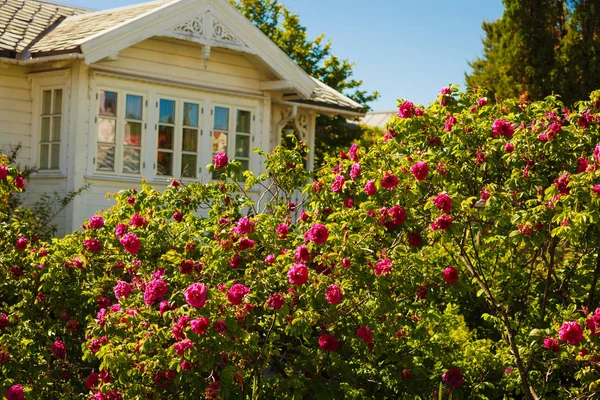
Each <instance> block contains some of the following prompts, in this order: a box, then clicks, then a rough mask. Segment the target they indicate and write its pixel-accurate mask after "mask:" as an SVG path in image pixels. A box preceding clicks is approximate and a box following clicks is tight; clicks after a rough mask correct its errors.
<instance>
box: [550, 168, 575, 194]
mask: <svg viewBox="0 0 600 400" xmlns="http://www.w3.org/2000/svg"><path fill="white" fill-rule="evenodd" d="M554 186H556V188H557V189H558V193H560V194H561V195H563V196H566V195H568V194H569V193H570V192H571V190H570V189H569V174H568V173H564V174H562V176H561V177H560V178H558V179H555V180H554Z"/></svg>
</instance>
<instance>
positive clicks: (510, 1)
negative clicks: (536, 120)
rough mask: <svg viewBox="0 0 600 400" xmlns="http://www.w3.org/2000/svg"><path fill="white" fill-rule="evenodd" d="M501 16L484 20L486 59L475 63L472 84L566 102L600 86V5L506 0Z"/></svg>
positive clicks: (513, 94)
mask: <svg viewBox="0 0 600 400" xmlns="http://www.w3.org/2000/svg"><path fill="white" fill-rule="evenodd" d="M504 5H505V7H506V9H505V12H504V14H503V16H502V18H500V19H498V20H497V21H492V22H484V23H483V30H484V32H485V37H484V39H483V46H484V49H483V57H481V58H478V59H476V60H474V61H473V62H472V63H470V65H471V67H472V68H473V72H472V73H471V74H468V75H467V77H466V80H467V83H468V84H469V85H483V86H485V87H487V88H489V89H490V90H492V91H493V93H494V94H496V95H498V96H499V97H501V98H508V97H521V98H522V99H531V100H541V99H543V98H544V97H545V96H548V95H551V94H553V93H557V94H560V95H561V96H562V97H563V99H564V100H565V103H567V104H573V103H574V102H576V101H579V100H583V99H584V98H585V97H586V96H587V94H588V93H589V92H590V91H592V90H594V89H596V88H597V87H598V86H600V78H599V76H600V75H599V72H600V70H599V68H600V67H599V66H598V65H599V63H598V56H597V54H598V52H599V51H600V40H599V34H600V7H599V6H598V4H597V2H595V1H588V0H543V1H538V0H504Z"/></svg>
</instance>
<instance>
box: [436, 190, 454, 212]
mask: <svg viewBox="0 0 600 400" xmlns="http://www.w3.org/2000/svg"><path fill="white" fill-rule="evenodd" d="M433 204H435V206H436V207H437V208H439V209H440V210H442V211H444V212H447V213H448V212H450V211H452V199H451V198H450V196H448V195H447V194H446V193H442V194H438V195H437V196H436V197H435V199H433Z"/></svg>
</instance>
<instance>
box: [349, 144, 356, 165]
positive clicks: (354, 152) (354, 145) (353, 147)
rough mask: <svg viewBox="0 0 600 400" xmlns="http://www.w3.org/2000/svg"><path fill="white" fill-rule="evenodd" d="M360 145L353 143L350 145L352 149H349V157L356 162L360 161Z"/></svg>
mask: <svg viewBox="0 0 600 400" xmlns="http://www.w3.org/2000/svg"><path fill="white" fill-rule="evenodd" d="M357 153H358V146H357V145H356V144H353V145H352V146H350V150H348V157H350V159H351V160H352V161H354V162H358V154H357Z"/></svg>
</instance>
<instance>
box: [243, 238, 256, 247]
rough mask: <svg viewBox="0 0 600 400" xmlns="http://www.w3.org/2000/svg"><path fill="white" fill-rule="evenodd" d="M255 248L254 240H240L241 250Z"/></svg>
mask: <svg viewBox="0 0 600 400" xmlns="http://www.w3.org/2000/svg"><path fill="white" fill-rule="evenodd" d="M252 247H254V240H252V239H248V238H241V239H240V250H246V249H251V248H252Z"/></svg>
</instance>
